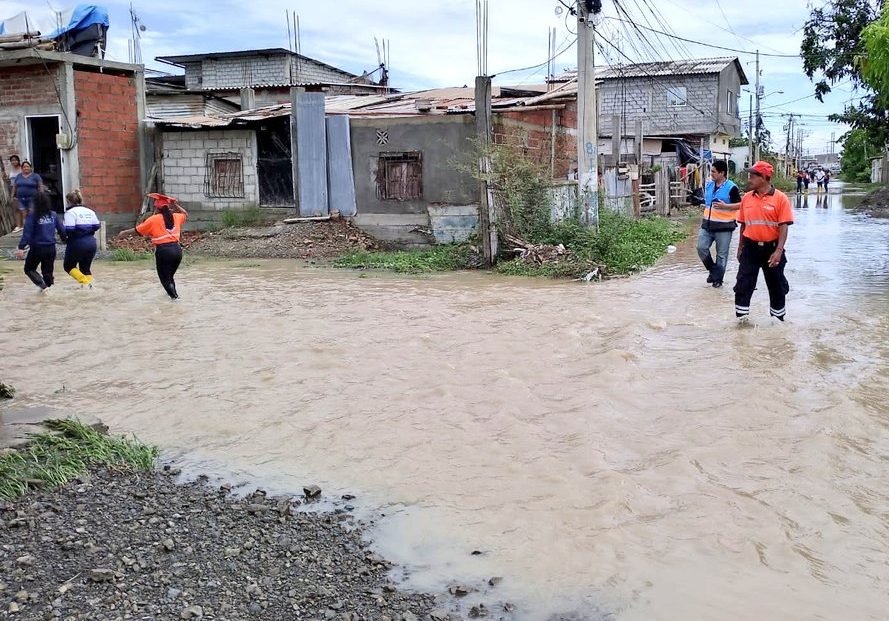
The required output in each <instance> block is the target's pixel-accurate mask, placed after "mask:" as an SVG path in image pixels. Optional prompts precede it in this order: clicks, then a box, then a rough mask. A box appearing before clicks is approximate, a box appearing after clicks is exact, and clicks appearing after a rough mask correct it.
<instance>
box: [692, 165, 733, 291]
mask: <svg viewBox="0 0 889 621" xmlns="http://www.w3.org/2000/svg"><path fill="white" fill-rule="evenodd" d="M710 177H711V179H710V181H708V182H707V187H706V189H705V191H704V217H703V219H702V220H701V230H700V231H698V243H697V251H698V257H699V258H700V259H701V262H702V263H703V264H704V267H705V268H707V271H708V272H709V273H710V274H709V276H707V282H709V283H711V284H712V285H713V287H714V288H717V289H718V288H719V287H721V286H722V279H723V278H724V277H725V268H726V265H728V253H729V246H731V243H732V233H734V231H735V229H736V228H737V227H738V225H737V223H736V222H735V218H736V216H737V215H738V208H739V207H740V204H741V192H740V191H739V190H738V186H736V185H735V184H734V182H732V181H731V180H730V179H728V165H727V164H726V162H725V161H723V160H716V161H715V162H713V168H712V169H711V170H710ZM698 204H700V203H698ZM714 242H715V244H716V261H715V262H714V261H713V256H712V255H711V254H710V247H711V246H713V244H714Z"/></svg>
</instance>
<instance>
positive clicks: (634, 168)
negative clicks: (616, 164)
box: [630, 164, 642, 218]
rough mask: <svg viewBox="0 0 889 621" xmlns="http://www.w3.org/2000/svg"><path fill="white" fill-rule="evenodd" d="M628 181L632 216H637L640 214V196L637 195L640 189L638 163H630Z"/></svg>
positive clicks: (640, 176)
mask: <svg viewBox="0 0 889 621" xmlns="http://www.w3.org/2000/svg"><path fill="white" fill-rule="evenodd" d="M630 182H631V184H632V193H633V217H634V218H639V217H641V216H642V197H641V196H640V195H639V193H640V192H641V191H642V167H641V166H640V165H639V164H631V165H630Z"/></svg>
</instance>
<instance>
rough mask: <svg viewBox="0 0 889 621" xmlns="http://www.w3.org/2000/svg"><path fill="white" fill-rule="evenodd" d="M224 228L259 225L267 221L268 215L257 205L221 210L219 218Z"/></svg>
mask: <svg viewBox="0 0 889 621" xmlns="http://www.w3.org/2000/svg"><path fill="white" fill-rule="evenodd" d="M220 220H221V222H222V226H223V227H225V228H232V227H238V228H240V227H248V226H261V225H263V224H266V223H267V222H268V217H267V216H266V214H264V213H263V212H262V210H261V209H260V208H259V207H255V206H254V207H248V208H247V209H241V210H237V211H235V210H230V211H223V212H222V216H221V218H220Z"/></svg>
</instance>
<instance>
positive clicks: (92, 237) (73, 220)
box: [62, 189, 101, 289]
mask: <svg viewBox="0 0 889 621" xmlns="http://www.w3.org/2000/svg"><path fill="white" fill-rule="evenodd" d="M65 199H66V200H67V201H68V209H67V210H66V211H65V216H64V218H65V233H66V234H67V236H68V244H67V245H66V246H65V258H64V260H63V262H62V265H63V266H64V268H65V271H66V272H67V273H68V274H70V275H71V278H73V279H74V280H76V281H77V282H79V283H80V286H81V287H89V288H90V289H92V288H93V272H92V264H93V259H95V258H96V231H98V230H99V228H101V224H100V223H99V218H98V217H97V216H96V212H95V211H93V210H92V209H90V208H89V207H84V205H83V194H81V192H80V190H79V189H76V190H74V191H72V192H68V194H67V195H66V196H65Z"/></svg>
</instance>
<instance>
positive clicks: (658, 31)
mask: <svg viewBox="0 0 889 621" xmlns="http://www.w3.org/2000/svg"><path fill="white" fill-rule="evenodd" d="M603 19H610V20H615V21H624V20H622V19H621V18H619V17H604V18H603ZM633 25H634V26H636V27H637V28H642V29H643V30H650V31H651V32H656V33H658V34H662V35H665V36H667V37H671V38H674V39H679V40H680V41H686V42H688V43H694V44H695V45H701V46H703V47H712V48H713V49H717V50H725V51H726V52H736V53H738V54H750V55H754V56H755V55H756V52H755V51H754V52H751V51H749V50H739V49H737V48H733V47H725V46H723V45H715V44H713V43H704V42H703V41H694V40H692V39H686V38H684V37H680V36H678V35H671V34H669V33H666V32H663V31H661V30H657V29H655V28H648V27H646V26H640V25H639V24H635V23H634V24H633ZM689 55H690V56H691V55H692V54H691V53H689ZM759 55H760V56H770V57H772V58H799V57H800V55H799V54H768V53H766V52H760V53H759Z"/></svg>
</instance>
